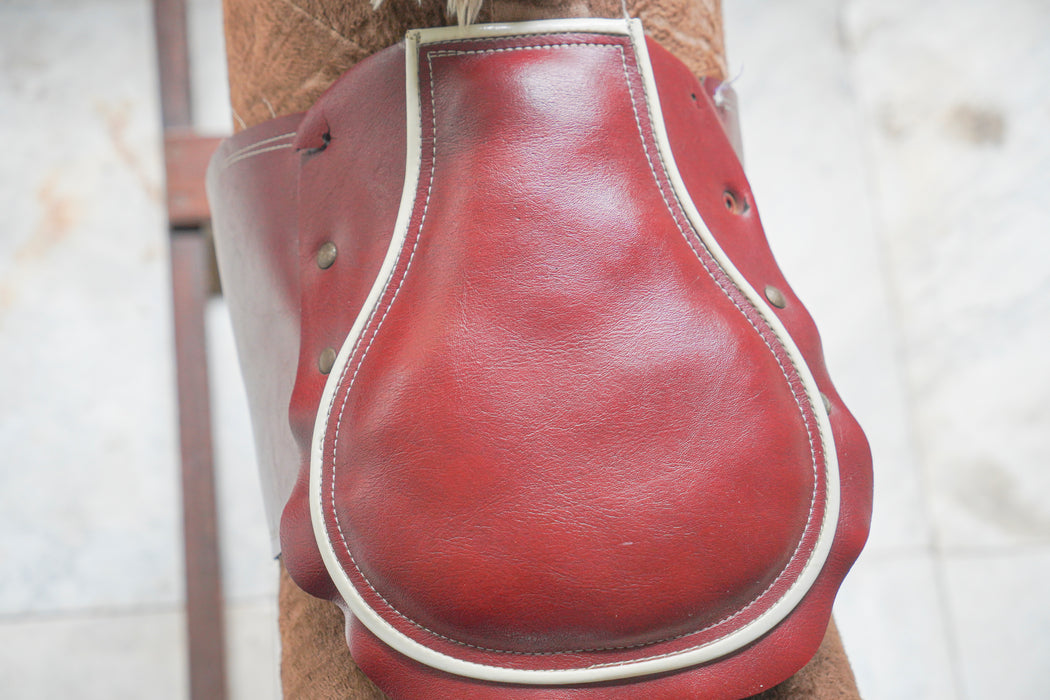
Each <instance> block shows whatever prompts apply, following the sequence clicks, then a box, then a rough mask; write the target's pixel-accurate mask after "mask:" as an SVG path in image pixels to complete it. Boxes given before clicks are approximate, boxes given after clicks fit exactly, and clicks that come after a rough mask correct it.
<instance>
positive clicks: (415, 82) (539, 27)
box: [310, 19, 839, 685]
mask: <svg viewBox="0 0 1050 700" xmlns="http://www.w3.org/2000/svg"><path fill="white" fill-rule="evenodd" d="M559 32H600V33H605V34H618V35H625V34H627V35H630V37H631V41H632V43H633V45H634V49H635V51H636V55H637V57H638V64H639V68H640V70H641V73H642V77H643V83H644V88H645V99H646V102H647V103H648V107H649V113H650V115H651V118H652V125H653V133H654V136H655V138H656V141H657V144H658V149H659V151H660V157H661V159H662V160H663V163H664V166H665V168H666V170H667V172H668V174H669V176H670V179H671V184H672V187H673V188H674V191H675V194H676V196H677V197H678V199H679V201H680V202H681V204H682V206H683V207H684V209H685V212H686V215H687V216H688V218H689V220H690V223H691V224H692V225H693V226H694V227H695V229H696V231H697V232H698V234H699V235H700V238H701V239H702V240H703V242H704V244H705V245H706V246H707V248H708V249H709V250H710V251H711V254H712V255H713V256H714V258H715V260H716V261H717V262H718V263H719V265H721V266H722V268H723V270H724V271H725V272H726V274H727V275H729V277H730V278H731V279H732V280H733V281H734V283H735V284H736V285H737V286H738V287H739V288H740V290H741V291H742V292H743V294H744V295H745V296H746V297H747V298H748V300H749V301H750V302H751V303H752V304H753V305H754V306H755V308H756V309H758V311H759V313H761V315H762V316H763V318H764V319H765V320H766V321H767V323H768V324H769V326H770V328H772V330H773V332H774V333H775V334H776V335H777V337H778V339H779V340H780V342H781V343H782V344H783V346H784V348H785V349H786V351H787V353H788V355H789V357H790V358H791V360H792V362H793V363H794V364H795V367H796V369H797V371H798V373H799V375H800V377H801V378H802V381H803V384H804V386H805V390H806V395H807V398H808V399H809V403H810V404H811V406H812V409H813V412H814V414H815V415H816V416H817V420H818V423H819V425H818V430H819V433H820V436H821V439H822V441H823V449H824V455H825V462H826V465H827V504H826V508H825V513H824V519H823V524H822V526H821V532H820V535H819V537H818V541H817V545H816V550H815V552H814V554H813V555H812V556H811V557H810V559H809V561H808V562H807V563H806V565H805V567H804V569H803V572H802V574H801V576H800V577H799V579H798V580H796V582H795V583H794V584H793V585H792V586H791V587H790V588H789V589H788V592H787V594H786V595H785V596H784V597H782V598H781V599H780V600H778V601H777V602H776V603H774V604H773V606H772V607H771V608H770V609H769V610H767V611H766V612H764V613H763V614H762V615H760V616H759V617H758V618H756V619H755V620H754V621H752V622H751V623H749V624H748V625H745V626H744V627H742V628H740V629H738V630H736V631H735V632H733V633H731V634H729V635H727V636H725V637H722V638H721V639H718V640H716V641H714V642H711V643H709V644H706V645H703V646H700V647H696V648H693V649H689V650H686V651H683V652H679V653H674V654H666V655H661V656H656V657H650V658H646V659H641V660H637V661H630V662H623V663H616V664H607V665H597V666H591V667H587V668H573V669H556V670H527V669H518V668H507V667H502V666H490V665H485V664H479V663H474V662H469V661H464V660H462V659H459V658H456V657H453V656H449V655H447V654H443V653H440V652H437V651H434V650H433V649H431V648H429V647H427V646H425V645H423V644H420V643H419V642H417V641H415V640H414V639H412V638H410V637H408V636H406V635H405V634H403V633H401V632H400V631H398V630H397V629H396V628H395V627H393V626H392V625H391V624H389V623H388V622H387V621H386V620H385V619H383V617H382V616H380V615H379V613H377V612H376V611H375V610H373V609H372V608H371V607H370V606H369V605H368V603H367V602H366V601H365V600H364V598H363V597H362V596H361V595H360V593H358V591H357V589H356V588H355V587H354V585H353V583H352V582H351V581H350V578H349V577H348V576H347V575H346V573H345V572H344V571H343V569H342V566H341V565H340V564H339V560H338V558H337V556H336V554H335V550H334V545H333V543H332V542H331V541H330V540H329V538H328V534H327V529H326V527H325V522H324V513H323V509H322V507H321V503H322V498H323V497H324V496H323V493H322V491H323V488H322V483H321V471H322V465H323V459H324V436H325V434H326V432H327V427H328V418H329V415H330V413H331V410H332V404H333V401H334V399H335V396H336V393H337V391H338V388H339V384H340V379H341V377H342V376H343V373H344V372H345V370H346V365H347V363H348V362H349V360H350V357H351V355H353V354H354V351H355V349H356V347H357V344H358V342H359V340H360V338H361V335H362V333H363V332H364V329H365V327H366V326H367V325H368V323H369V321H370V319H371V318H372V316H373V314H374V313H375V311H376V309H377V307H378V305H379V302H380V299H381V298H382V296H383V292H384V290H385V289H386V287H387V285H388V283H389V282H390V279H391V275H392V274H393V271H394V267H395V265H396V263H397V260H398V258H399V257H400V255H401V250H402V247H403V246H404V243H405V239H406V237H407V235H408V227H409V223H410V219H411V215H412V209H413V205H414V202H415V194H416V189H417V186H418V184H419V171H420V165H421V161H422V158H421V147H422V146H421V142H422V138H421V135H422V127H421V123H420V120H421V113H420V104H419V75H418V68H417V66H418V53H419V47H420V46H421V45H424V44H429V43H433V42H438V41H447V40H450V39H469V38H480V37H495V36H517V35H522V34H539V33H559ZM405 61H406V90H407V122H408V125H407V128H408V143H407V158H406V160H407V162H406V168H405V185H404V190H403V192H402V197H401V208H400V210H399V212H398V217H397V223H396V226H395V229H394V234H393V237H392V239H391V242H390V247H389V249H388V250H387V255H386V258H385V259H384V261H383V266H382V268H381V269H380V271H379V274H378V276H377V277H376V280H375V283H374V284H373V286H372V289H371V292H370V293H369V295H368V299H367V301H366V302H365V304H364V306H363V308H362V310H361V313H360V314H359V315H358V317H357V319H356V321H355V322H354V325H353V327H352V328H351V330H350V333H349V335H348V336H347V339H346V341H345V342H344V343H343V347H342V348H341V349H340V351H339V355H338V357H337V358H336V362H335V366H334V367H333V369H332V372H331V374H330V375H329V377H328V381H327V382H326V384H325V389H324V394H323V396H322V398H321V403H320V407H319V410H318V413H317V419H316V422H315V425H314V435H313V450H312V455H311V461H310V512H311V518H312V520H313V527H314V536H315V538H316V540H317V545H318V548H319V549H320V552H321V556H322V558H323V559H324V562H325V566H326V567H327V569H328V572H329V574H330V575H331V577H332V580H333V581H334V582H335V584H336V587H337V588H338V590H339V592H340V594H341V595H342V596H343V599H344V600H345V602H346V604H347V605H348V606H349V607H350V610H351V611H352V612H353V614H354V615H355V616H356V617H357V618H358V619H359V620H360V621H361V622H362V623H363V624H364V625H365V626H366V627H367V628H368V629H369V630H371V631H372V632H373V633H374V634H375V635H376V636H377V637H379V638H380V639H381V640H383V642H385V643H386V644H388V645H390V646H391V647H392V648H394V649H396V650H397V651H399V652H401V653H403V654H405V655H406V656H408V657H410V658H412V659H415V660H416V661H419V662H420V663H424V664H426V665H428V666H431V667H433V668H437V669H440V670H442V671H447V672H448V673H453V674H456V675H460V676H467V677H470V678H477V679H481V680H487V681H496V682H503V683H521V684H528V685H562V684H577V683H597V682H601V681H612V680H619V679H624V678H633V677H638V676H646V675H652V674H657V673H663V672H667V671H674V670H678V669H681V668H685V667H688V666H693V665H696V664H700V663H704V662H707V661H711V660H713V659H717V658H719V657H722V656H725V655H727V654H731V653H733V652H735V651H737V650H738V649H740V648H742V647H743V646H745V645H747V644H749V643H751V642H753V641H755V640H756V639H758V638H759V637H761V636H762V635H763V634H765V633H766V632H768V631H769V630H771V629H772V628H773V627H774V626H775V625H776V624H777V623H779V622H780V621H781V620H783V619H784V617H786V616H787V614H788V613H789V612H791V610H792V609H794V607H795V606H796V605H797V604H798V603H799V601H800V600H801V599H802V597H803V596H804V595H805V594H806V592H807V591H808V590H809V588H810V587H811V586H812V584H813V582H814V580H815V579H816V577H817V575H818V574H819V573H820V570H821V568H822V567H823V565H824V562H825V560H826V558H827V555H828V552H829V551H830V548H831V542H832V540H833V539H834V535H835V526H836V523H837V521H838V510H839V476H838V466H837V462H836V454H835V446H834V442H833V439H832V436H831V426H830V422H829V419H828V416H827V412H826V410H825V408H824V405H823V402H822V400H821V398H820V392H819V391H818V390H817V388H816V382H815V380H814V379H813V376H812V374H811V373H810V371H809V369H808V367H807V366H806V363H805V361H804V359H803V358H802V354H801V353H800V352H799V350H798V348H797V347H796V345H795V343H794V342H793V341H792V339H791V337H790V335H789V334H788V333H787V330H786V329H785V328H784V327H783V325H782V324H781V323H780V321H779V319H778V318H777V317H776V315H775V314H774V313H773V311H772V310H771V309H770V308H769V307H768V305H767V304H766V302H765V300H764V299H763V298H762V296H761V295H760V294H758V293H757V292H756V291H755V290H754V289H752V288H751V287H750V285H749V284H748V283H747V281H746V280H745V279H744V277H743V275H741V274H740V272H739V271H738V270H737V269H736V268H735V267H734V266H733V264H732V263H731V262H730V261H729V259H728V257H727V256H726V255H725V253H724V252H723V251H722V250H721V248H720V247H719V246H718V243H717V241H715V239H714V237H713V236H712V235H711V233H710V231H709V230H708V229H707V226H706V225H705V224H704V222H703V219H702V218H701V217H700V214H699V212H697V210H696V207H695V206H694V205H693V204H692V201H691V199H690V198H689V195H688V192H687V190H686V188H685V185H684V183H683V182H682V178H681V175H680V174H679V173H678V169H677V167H676V166H675V162H674V157H673V155H672V154H671V148H670V144H669V141H668V138H667V134H666V131H665V129H664V125H663V117H662V114H661V111H660V105H659V99H658V97H657V91H656V84H655V80H654V77H653V72H652V66H651V65H650V63H649V56H648V52H647V50H646V44H645V37H644V35H643V33H642V27H641V23H640V22H639V21H638V20H630V21H623V20H595V19H585V20H555V21H542V22H526V23H521V24H500V25H471V26H469V27H442V28H439V29H423V30H414V31H411V32H409V33H408V35H407V37H406V47H405Z"/></svg>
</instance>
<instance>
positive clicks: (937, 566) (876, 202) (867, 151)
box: [835, 0, 965, 698]
mask: <svg viewBox="0 0 1050 700" xmlns="http://www.w3.org/2000/svg"><path fill="white" fill-rule="evenodd" d="M854 2H855V0H837V2H836V8H835V10H836V14H835V21H836V24H837V27H836V29H837V33H838V36H839V37H840V39H841V40H842V44H841V52H842V58H843V64H844V65H845V67H846V68H845V70H846V73H847V78H848V80H847V84H848V86H849V95H850V98H851V102H852V103H853V113H854V119H855V120H856V122H857V126H858V130H859V132H860V135H861V136H860V142H861V153H860V157H861V162H862V164H863V173H864V175H863V176H864V181H865V183H866V186H865V190H866V192H867V199H868V202H869V204H870V212H871V214H870V215H871V217H872V226H873V228H874V231H875V242H876V249H877V250H878V260H877V261H876V265H877V266H878V271H879V276H880V277H881V278H882V282H883V287H884V290H885V294H886V298H887V301H888V302H889V303H888V314H889V317H890V327H891V328H892V329H893V338H892V339H891V340H892V342H891V347H892V348H893V349H894V356H895V357H894V360H895V362H894V364H895V365H896V367H895V369H896V370H897V373H898V377H897V379H898V381H899V382H900V385H901V389H902V394H903V397H904V410H905V414H906V416H907V419H906V421H905V425H906V430H907V442H908V444H909V445H910V448H911V451H912V453H913V454H914V455H915V457H916V461H917V462H918V466H919V474H918V480H917V484H918V491H919V500H920V502H921V503H922V505H923V511H924V512H923V516H924V520H925V521H926V525H927V528H928V530H929V537H930V546H929V551H930V554H931V555H932V557H931V558H932V562H931V563H932V565H933V579H934V580H933V584H934V590H935V592H936V595H937V603H938V609H939V611H940V614H941V632H942V634H943V636H944V642H945V645H946V648H945V652H946V653H947V656H948V665H949V668H950V676H951V682H952V685H953V687H952V689H951V690H952V695H953V696H954V697H957V698H962V697H964V695H965V694H964V692H963V690H964V682H963V678H962V669H961V659H960V655H961V652H960V649H959V646H958V641H957V633H956V624H955V618H954V615H953V614H952V610H951V606H950V604H949V593H948V583H947V580H946V579H947V576H946V571H945V561H944V552H943V549H942V544H943V543H942V538H941V534H940V530H939V528H938V526H937V523H936V520H935V518H934V517H933V503H932V488H931V485H930V475H929V472H928V466H927V460H926V459H925V456H926V454H927V453H928V451H927V450H926V449H925V448H924V445H923V441H922V439H921V437H920V435H919V431H918V430H917V426H916V424H915V416H916V413H917V411H916V404H917V399H916V392H915V388H914V386H913V384H912V381H911V374H910V372H909V364H910V363H909V356H908V352H907V349H906V347H905V339H904V338H903V337H902V334H903V330H902V329H903V318H904V313H903V300H902V299H901V296H900V293H899V291H898V288H897V285H896V284H895V282H894V276H893V274H892V271H891V269H890V264H889V260H890V251H889V246H888V243H887V240H886V229H887V223H886V219H885V217H884V215H883V211H884V197H883V196H882V192H881V188H880V187H879V184H878V182H877V181H876V169H877V158H876V155H875V147H874V143H873V140H874V132H873V129H874V125H873V122H872V120H871V119H870V118H869V115H868V111H867V109H866V106H865V104H864V101H863V99H862V97H861V95H860V92H859V90H858V88H857V85H858V84H860V76H859V75H858V69H857V66H856V61H855V59H854V54H855V51H854V50H853V49H852V47H850V46H849V45H848V42H847V37H848V36H849V28H848V27H847V26H846V16H845V15H846V11H847V6H849V5H852V4H853V3H854ZM876 468H877V466H876Z"/></svg>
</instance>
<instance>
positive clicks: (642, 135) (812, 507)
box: [620, 50, 827, 658]
mask: <svg viewBox="0 0 1050 700" xmlns="http://www.w3.org/2000/svg"><path fill="white" fill-rule="evenodd" d="M620 60H621V62H622V64H623V73H624V80H625V82H626V83H627V92H628V94H629V95H630V97H631V108H632V109H633V110H634V118H635V124H636V125H637V127H638V135H639V137H640V138H641V141H642V150H643V151H644V152H645V159H646V161H647V162H648V163H649V172H650V173H651V174H652V176H653V181H654V183H655V184H656V188H657V190H658V191H659V192H660V197H661V199H663V202H664V206H665V207H667V210H668V213H670V214H671V218H672V220H673V221H674V222H675V227H676V228H677V229H678V232H679V233H680V234H681V235H682V238H683V239H684V240H685V242H686V245H688V246H689V249H690V250H692V251H693V255H694V256H696V259H697V261H699V262H700V264H701V265H702V266H703V268H704V270H705V271H706V272H707V274H708V276H709V277H710V278H711V280H712V281H713V282H714V283H715V284H716V285H717V286H718V288H719V289H720V290H722V293H723V294H725V295H726V298H728V299H729V301H730V302H732V304H733V306H735V307H736V308H737V310H738V311H739V312H740V314H741V315H742V316H743V317H744V319H745V320H746V321H747V322H748V324H749V325H750V326H751V328H752V329H753V330H754V331H755V332H756V333H757V334H758V337H759V338H761V339H762V342H763V343H765V345H766V347H767V348H768V349H769V352H770V354H771V355H772V356H773V360H774V361H775V362H776V363H777V367H778V368H779V369H780V373H781V375H782V376H783V377H784V380H785V381H786V383H787V386H788V389H789V390H790V391H791V396H792V398H793V399H794V401H795V406H796V407H797V408H798V411H799V414H800V415H801V416H802V422H803V424H804V425H805V427H806V440H807V441H808V443H809V455H810V459H811V461H812V463H813V492H812V495H811V497H810V502H809V511H808V512H807V514H806V528H805V529H804V530H803V531H802V535H801V536H800V537H799V541H798V544H797V545H796V546H795V549H794V551H792V552H791V556H790V557H789V558H788V561H787V563H786V564H785V565H784V568H783V569H781V572H780V573H779V574H778V575H777V577H776V578H775V579H773V581H772V582H770V584H769V585H768V586H766V588H765V590H763V591H762V592H761V593H759V594H758V595H757V596H755V598H753V599H752V600H751V602H750V603H748V604H747V605H745V606H744V607H742V608H740V609H739V610H737V611H736V612H735V613H733V614H732V615H729V616H727V617H724V618H722V619H721V620H719V621H718V622H716V623H714V624H713V625H709V626H708V627H706V628H704V629H702V630H697V631H696V632H692V633H689V634H683V635H679V636H677V637H674V638H671V639H666V640H663V641H674V640H676V639H683V638H685V637H688V636H691V635H693V634H698V633H700V632H703V631H705V630H708V629H712V628H713V627H717V626H718V625H721V624H723V623H725V622H728V621H729V620H732V619H733V618H735V617H737V616H738V615H741V614H743V613H744V612H745V611H746V610H748V609H749V608H751V607H752V606H753V605H755V603H757V602H758V601H759V600H761V599H762V598H763V597H764V596H765V595H766V594H767V593H768V592H769V591H770V590H771V589H772V588H773V587H774V586H775V585H776V584H777V583H778V582H779V581H780V580H781V579H782V578H783V577H784V575H785V574H786V573H787V570H788V567H789V566H790V565H791V562H792V561H794V560H795V557H796V555H797V554H798V552H799V550H800V549H801V548H802V543H803V542H804V541H805V540H806V531H807V530H809V529H810V525H811V521H812V519H813V511H814V510H815V509H816V504H817V492H818V487H819V483H820V473H819V469H818V463H817V452H816V446H815V445H814V443H813V432H812V431H813V427H812V426H811V425H810V423H809V419H808V418H807V416H806V411H805V409H804V408H803V405H802V402H801V400H800V399H799V395H798V392H797V391H796V389H795V387H794V386H793V384H792V381H791V377H790V376H789V375H788V372H787V370H786V369H785V368H784V365H783V363H782V362H781V361H780V357H779V356H778V355H777V352H776V350H775V349H774V348H773V346H772V344H770V342H769V340H768V339H767V338H766V337H765V335H764V334H763V333H762V331H761V330H760V329H759V328H758V326H757V325H756V324H755V322H754V321H753V320H752V319H751V317H750V316H748V314H747V312H746V311H745V310H744V309H743V307H741V306H740V304H739V303H738V302H737V300H736V299H734V298H733V295H732V294H730V292H729V290H728V289H726V287H725V286H723V284H722V282H721V281H720V280H719V279H718V277H716V276H715V274H714V272H712V271H711V268H710V267H708V264H707V262H705V261H704V259H703V256H701V255H700V252H699V251H698V250H697V249H696V247H695V246H694V245H693V242H692V240H690V237H689V236H688V235H687V233H686V231H685V229H683V227H682V225H681V224H680V223H679V221H678V217H677V216H675V212H674V209H673V208H672V207H671V203H670V202H668V201H667V197H666V195H665V194H664V188H663V186H662V185H661V183H660V178H659V176H658V175H657V173H656V167H655V166H654V165H653V161H652V158H651V157H650V155H649V147H648V145H647V144H646V142H645V132H644V130H643V129H642V124H641V120H640V118H639V116H638V106H637V103H636V102H635V98H634V88H633V87H632V85H631V80H630V74H629V72H628V70H627V58H626V55H625V54H624V52H623V51H622V50H621V51H620ZM646 99H647V100H648V96H646ZM646 106H647V107H648V102H646ZM648 117H649V121H650V124H651V123H652V112H651V110H650V111H649V112H648ZM656 151H657V157H658V158H659V159H660V167H661V168H662V170H663V171H664V174H665V176H666V174H667V172H668V168H667V163H665V162H664V160H663V154H662V153H661V152H660V149H659V148H657V149H656ZM668 185H670V180H669V179H668ZM670 189H671V192H672V194H674V196H675V203H676V204H677V205H678V208H679V210H680V211H681V212H682V213H683V214H684V207H683V206H682V202H681V200H679V199H678V196H677V193H675V192H674V187H671V188H670ZM686 219H687V220H688V217H686ZM690 231H691V232H692V233H693V234H694V235H696V236H697V237H698V238H699V236H698V235H697V234H696V232H695V231H693V230H692V227H690ZM700 243H701V245H703V242H702V241H700ZM705 249H706V247H705ZM713 262H715V264H716V265H717V264H718V263H717V261H713ZM719 270H721V272H722V273H723V274H725V275H726V276H727V277H729V275H728V274H726V272H725V270H722V268H721V267H720V266H719ZM729 278H730V281H732V278H731V277H729ZM733 287H734V288H735V289H736V290H737V291H738V292H740V293H743V291H742V290H741V289H740V288H739V286H737V285H736V283H735V282H733ZM745 298H746V296H745ZM756 311H757V309H756ZM767 329H769V330H770V331H772V329H771V328H769V327H768V324H767ZM772 332H773V335H774V336H775V335H776V332H775V331H772ZM788 359H789V360H791V356H790V354H789V355H788ZM791 366H792V369H794V370H795V374H796V375H799V377H800V378H801V376H800V373H799V369H798V367H797V366H796V365H795V364H794V361H793V360H791ZM826 520H827V508H825V509H824V517H823V518H822V520H821V523H822V526H823V523H824V522H826ZM814 552H815V548H814V551H811V552H810V553H809V556H808V557H807V558H806V563H805V564H804V565H803V567H802V568H803V569H805V568H806V566H808V565H809V562H810V561H811V560H812V559H813V554H814ZM712 641H714V640H712ZM678 653H680V652H678ZM662 656H666V655H662ZM662 656H655V657H650V658H662Z"/></svg>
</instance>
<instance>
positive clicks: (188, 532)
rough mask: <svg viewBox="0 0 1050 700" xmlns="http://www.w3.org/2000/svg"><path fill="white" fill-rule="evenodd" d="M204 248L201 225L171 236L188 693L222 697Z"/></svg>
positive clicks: (203, 699)
mask: <svg viewBox="0 0 1050 700" xmlns="http://www.w3.org/2000/svg"><path fill="white" fill-rule="evenodd" d="M206 252H207V244H206V241H205V239H204V236H202V235H201V234H200V232H199V231H196V230H193V231H185V232H175V233H174V234H173V235H172V237H171V275H172V293H173V294H172V301H173V306H174V312H175V313H174V316H175V370H176V376H177V378H178V380H177V381H178V401H179V447H180V450H181V453H182V513H183V535H184V539H185V557H186V625H187V636H188V642H189V662H190V697H191V698H192V699H193V700H221V699H222V698H225V697H226V664H225V659H226V646H225V625H224V620H223V599H222V572H221V568H220V562H219V547H218V542H219V532H218V520H217V517H216V510H215V478H214V469H213V465H212V436H211V407H210V405H209V393H208V365H207V357H206V346H205V328H204V304H205V301H206V295H207V283H206V270H207V263H206V260H207V259H206V257H205V255H206Z"/></svg>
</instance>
